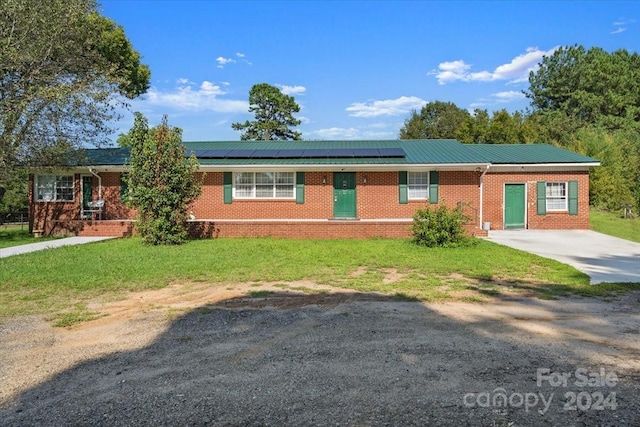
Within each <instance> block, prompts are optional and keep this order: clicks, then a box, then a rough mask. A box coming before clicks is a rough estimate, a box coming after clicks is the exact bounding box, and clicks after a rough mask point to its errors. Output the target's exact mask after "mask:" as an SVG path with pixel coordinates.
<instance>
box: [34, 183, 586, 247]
mask: <svg viewBox="0 0 640 427" xmlns="http://www.w3.org/2000/svg"><path fill="white" fill-rule="evenodd" d="M100 176H101V179H102V197H103V199H104V200H105V208H104V212H103V216H102V218H103V219H104V220H125V219H135V211H134V210H132V209H129V208H128V207H127V206H126V205H124V204H123V203H122V202H121V198H120V174H119V173H115V172H109V173H100ZM479 176H480V173H478V172H462V171H441V172H440V174H439V181H440V185H439V203H438V204H445V205H446V206H449V207H455V206H457V205H458V203H459V202H462V203H463V204H464V206H463V209H464V213H465V214H466V215H467V216H468V217H469V218H470V219H471V221H470V223H469V227H468V228H469V229H470V230H471V231H473V230H474V229H475V230H478V229H479V228H480V227H481V224H479V222H478V219H479V203H480V198H479ZM323 179H325V181H326V182H325V183H323V182H322V181H323ZM365 179H366V182H365ZM569 180H577V181H578V182H579V187H578V188H579V199H578V209H579V214H578V215H575V216H574V215H569V214H568V213H548V214H547V215H545V216H539V215H537V213H536V206H535V203H536V186H535V183H536V181H569ZM80 182H81V178H80V175H79V174H76V175H75V184H76V190H75V201H74V202H69V203H66V202H48V203H44V202H34V201H33V198H32V196H33V177H31V178H30V186H29V194H30V200H31V204H30V206H31V212H32V220H33V228H34V229H45V222H44V221H45V219H47V218H48V219H51V220H79V219H80V204H81V201H82V195H81V194H80ZM505 183H525V184H526V188H527V224H528V227H529V228H536V229H559V228H577V229H585V228H588V227H589V217H588V215H589V214H588V197H589V181H588V173H587V172H571V173H550V172H549V173H488V174H486V175H485V176H484V195H483V197H484V212H483V221H484V222H491V227H492V228H493V229H502V228H503V197H504V196H503V192H504V184H505ZM93 193H94V194H93V198H94V200H97V199H98V180H97V178H95V177H94V178H93ZM356 194H357V217H358V218H359V219H361V220H363V221H360V222H357V221H331V222H330V223H328V222H327V221H326V220H330V219H332V218H333V173H332V172H307V173H306V174H305V202H304V203H303V204H297V203H296V202H295V200H237V199H235V200H233V202H232V203H231V204H225V203H224V200H223V173H222V172H210V173H206V174H205V177H204V182H203V187H202V194H201V196H200V197H199V198H198V199H197V200H196V202H195V203H194V204H193V206H192V210H193V212H194V214H195V216H196V218H197V219H198V220H215V224H216V227H214V228H216V229H218V230H219V231H218V232H217V233H218V234H219V235H221V236H243V235H260V236H263V235H264V236H269V235H271V236H284V235H286V236H288V237H305V236H309V237H311V236H316V237H329V236H343V237H349V236H354V234H356V235H357V234H360V235H361V236H362V237H372V236H389V237H401V236H402V237H406V236H407V235H408V228H407V221H406V220H408V219H410V218H411V217H412V216H413V214H414V212H415V211H416V209H418V208H422V207H425V206H427V203H426V201H425V200H410V201H409V202H408V203H406V204H400V203H399V201H398V173H397V172H357V173H356ZM435 206H438V205H435ZM288 219H293V220H306V221H303V222H295V221H293V222H287V221H284V222H283V221H278V222H274V221H271V222H269V221H254V222H252V223H248V222H246V220H288ZM375 219H385V220H394V219H395V220H399V219H403V220H405V221H404V222H403V221H386V222H385V221H377V222H375V223H373V222H367V221H366V220H375ZM238 220H245V221H238ZM310 220H321V221H315V222H313V221H310ZM204 224H210V222H207V223H204ZM356 224H359V225H356ZM345 227H346V228H345ZM347 228H348V229H349V230H351V231H349V232H348V233H347V232H346V231H345V230H346V229H347ZM202 233H203V234H207V233H209V232H204V231H203V232H202Z"/></svg>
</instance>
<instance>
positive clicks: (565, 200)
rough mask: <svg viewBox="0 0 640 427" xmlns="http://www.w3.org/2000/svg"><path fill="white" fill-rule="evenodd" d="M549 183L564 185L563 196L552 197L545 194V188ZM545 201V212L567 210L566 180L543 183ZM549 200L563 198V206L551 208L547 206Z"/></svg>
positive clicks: (567, 190)
mask: <svg viewBox="0 0 640 427" xmlns="http://www.w3.org/2000/svg"><path fill="white" fill-rule="evenodd" d="M549 184H553V185H563V186H564V197H552V196H548V195H547V188H548V187H549ZM544 195H545V203H546V205H547V212H567V211H569V183H568V182H566V181H551V182H547V183H546V185H545V194H544ZM549 200H564V206H563V207H562V208H555V209H554V208H552V207H549Z"/></svg>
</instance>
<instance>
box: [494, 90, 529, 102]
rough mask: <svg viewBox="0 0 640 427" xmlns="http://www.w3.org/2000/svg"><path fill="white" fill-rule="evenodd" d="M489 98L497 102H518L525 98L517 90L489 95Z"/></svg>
mask: <svg viewBox="0 0 640 427" xmlns="http://www.w3.org/2000/svg"><path fill="white" fill-rule="evenodd" d="M491 96H492V97H493V98H495V99H496V100H497V101H498V102H513V101H520V100H522V99H525V98H526V96H525V94H524V93H522V92H520V91H517V90H510V91H506V92H497V93H493V94H491Z"/></svg>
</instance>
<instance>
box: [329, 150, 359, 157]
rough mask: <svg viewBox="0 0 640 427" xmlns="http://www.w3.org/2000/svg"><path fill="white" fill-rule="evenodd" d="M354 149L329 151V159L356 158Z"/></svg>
mask: <svg viewBox="0 0 640 427" xmlns="http://www.w3.org/2000/svg"><path fill="white" fill-rule="evenodd" d="M354 151H357V150H354V149H351V148H335V149H331V150H327V157H332V158H341V157H354Z"/></svg>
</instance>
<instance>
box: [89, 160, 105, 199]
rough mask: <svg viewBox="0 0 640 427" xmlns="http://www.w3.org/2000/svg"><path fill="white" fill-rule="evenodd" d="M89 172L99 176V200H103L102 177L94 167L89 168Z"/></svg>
mask: <svg viewBox="0 0 640 427" xmlns="http://www.w3.org/2000/svg"><path fill="white" fill-rule="evenodd" d="M89 172H91V175H93V176H95V177H96V178H98V200H102V178H100V175H98V174H97V173H96V170H95V169H94V168H92V167H90V168H89Z"/></svg>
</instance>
